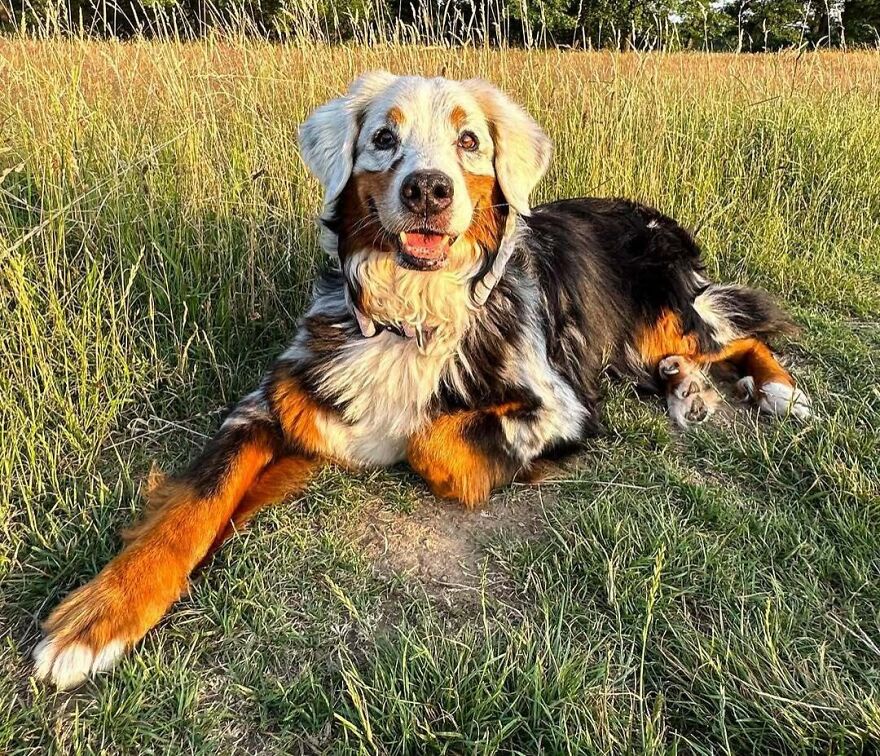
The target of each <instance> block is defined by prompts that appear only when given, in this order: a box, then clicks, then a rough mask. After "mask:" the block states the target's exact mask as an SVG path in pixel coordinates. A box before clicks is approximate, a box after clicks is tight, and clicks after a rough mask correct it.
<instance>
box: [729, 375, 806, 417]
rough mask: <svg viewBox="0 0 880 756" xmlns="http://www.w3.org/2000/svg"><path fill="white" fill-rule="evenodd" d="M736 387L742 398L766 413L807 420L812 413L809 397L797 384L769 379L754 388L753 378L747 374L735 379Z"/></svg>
mask: <svg viewBox="0 0 880 756" xmlns="http://www.w3.org/2000/svg"><path fill="white" fill-rule="evenodd" d="M736 389H737V392H738V393H739V394H740V395H741V396H742V397H743V399H745V400H752V401H754V402H756V403H757V405H758V409H759V410H760V411H761V412H765V413H766V414H768V415H775V416H777V417H785V416H787V415H791V416H792V417H793V418H795V419H796V420H807V419H809V418H810V417H811V416H812V414H813V411H812V408H811V406H810V397H808V396H807V395H806V394H805V393H804V392H803V391H801V389H799V388H798V387H797V386H792V385H789V384H787V383H782V382H780V381H771V382H769V383H765V384H763V385H761V386H759V387H758V388H757V389H756V388H755V379H754V378H753V377H752V376H750V375H747V376H746V377H745V378H741V379H740V380H739V381H737V384H736Z"/></svg>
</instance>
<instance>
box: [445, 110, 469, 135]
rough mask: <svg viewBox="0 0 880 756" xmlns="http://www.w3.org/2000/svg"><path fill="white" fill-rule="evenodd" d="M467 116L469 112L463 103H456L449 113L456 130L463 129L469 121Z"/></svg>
mask: <svg viewBox="0 0 880 756" xmlns="http://www.w3.org/2000/svg"><path fill="white" fill-rule="evenodd" d="M467 117H468V116H467V113H466V112H465V110H464V108H463V107H461V105H456V106H455V107H454V108H453V109H452V112H451V113H450V114H449V120H450V122H451V123H452V126H453V127H454V128H455V130H456V131H459V130H461V128H462V127H463V126H464V125H465V124H466V123H467Z"/></svg>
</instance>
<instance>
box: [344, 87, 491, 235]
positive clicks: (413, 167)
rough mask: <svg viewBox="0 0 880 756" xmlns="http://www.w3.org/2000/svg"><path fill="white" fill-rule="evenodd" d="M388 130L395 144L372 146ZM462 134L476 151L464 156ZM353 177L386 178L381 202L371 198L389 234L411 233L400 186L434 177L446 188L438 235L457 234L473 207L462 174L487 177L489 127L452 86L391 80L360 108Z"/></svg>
mask: <svg viewBox="0 0 880 756" xmlns="http://www.w3.org/2000/svg"><path fill="white" fill-rule="evenodd" d="M389 129H390V130H391V131H392V132H393V133H394V135H395V138H396V144H395V145H394V146H393V147H391V148H390V149H388V148H385V149H383V148H382V147H380V146H378V145H377V144H376V142H375V137H376V135H377V134H378V133H380V132H381V131H384V130H389ZM465 131H467V132H470V133H471V134H472V135H473V136H474V137H475V139H476V144H477V148H476V149H475V150H473V151H470V150H464V149H462V148H461V147H460V146H459V138H460V136H461V134H462V133H464V132H465ZM355 152H356V157H355V160H354V165H353V173H354V174H360V173H387V174H389V176H390V178H391V180H390V181H389V182H388V185H387V191H385V192H384V193H383V196H378V197H372V200H373V202H374V203H375V206H376V210H377V211H378V213H379V219H380V221H381V223H382V225H383V227H384V228H385V229H386V230H388V231H389V232H390V233H392V234H396V233H398V232H400V231H408V230H411V229H412V228H413V217H412V214H411V213H410V212H409V211H408V210H407V209H406V208H405V207H404V206H403V204H402V203H401V201H400V191H401V186H402V184H403V182H404V180H405V179H406V177H407V176H409V175H410V174H412V173H413V172H415V171H436V172H440V173H443V174H445V175H446V176H448V177H449V179H450V180H451V182H452V187H453V195H452V205H451V208H450V210H449V211H448V215H447V216H446V218H445V224H446V227H445V229H443V230H444V231H445V233H448V234H449V235H450V236H459V235H461V234H463V233H464V232H465V231H466V230H467V229H468V226H469V225H470V223H471V218H472V216H473V212H474V204H473V201H472V199H471V197H470V195H469V193H468V186H467V181H466V173H469V174H474V175H483V176H493V175H494V172H495V168H494V143H493V141H492V135H491V132H490V130H489V124H488V122H487V121H486V118H485V116H484V114H483V111H482V109H481V108H480V106H479V104H478V103H477V102H476V100H475V99H474V98H473V96H472V95H471V94H470V93H469V92H468V91H467V89H466V88H465V87H464V86H462V84H461V83H459V82H456V81H449V80H447V79H439V78H438V79H423V78H421V77H418V76H401V77H398V78H396V79H395V80H394V81H393V82H391V83H390V84H389V85H388V86H386V87H385V88H384V89H383V90H382V91H381V92H379V93H377V94H376V95H375V96H374V97H373V98H372V99H371V100H370V102H369V103H368V104H367V105H366V106H365V107H364V109H363V112H362V125H361V129H360V134H359V135H358V138H357V148H356V151H355Z"/></svg>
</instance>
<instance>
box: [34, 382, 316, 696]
mask: <svg viewBox="0 0 880 756" xmlns="http://www.w3.org/2000/svg"><path fill="white" fill-rule="evenodd" d="M318 464H319V462H318V457H317V456H315V455H312V454H308V453H304V452H303V450H302V448H301V447H298V446H297V445H295V444H292V443H291V439H290V437H289V436H287V435H286V433H285V432H284V429H283V424H282V423H281V422H280V420H279V419H278V418H277V417H276V415H275V412H274V411H273V410H272V409H270V403H269V402H268V401H267V398H266V397H265V396H264V395H263V393H262V392H257V393H256V394H253V395H251V396H250V397H248V398H247V399H245V400H244V401H243V402H242V403H240V404H239V405H238V407H237V408H236V409H235V410H234V411H233V413H232V414H231V415H230V416H229V417H228V418H227V420H226V422H225V423H224V424H223V426H222V427H221V429H220V431H219V432H218V433H217V435H216V436H215V437H214V438H213V439H212V440H211V441H210V442H209V443H208V445H207V447H206V448H205V450H204V451H203V452H202V454H201V455H199V457H198V458H197V459H196V460H195V462H194V463H193V464H192V465H191V466H190V468H189V469H188V470H187V472H185V473H184V474H183V475H180V476H175V477H171V478H164V479H161V480H157V481H154V482H153V483H152V485H151V486H150V488H149V490H148V492H147V502H148V508H147V515H146V517H145V519H144V520H143V522H141V523H140V524H139V525H137V526H135V527H134V528H132V529H131V530H129V531H128V533H127V534H125V537H126V540H127V544H126V546H125V548H124V549H123V550H122V552H121V553H120V554H119V555H118V556H117V557H116V558H115V559H113V560H112V561H111V562H110V563H109V564H108V565H107V566H106V567H105V568H104V569H103V570H101V572H100V573H99V574H98V575H97V576H96V577H95V578H94V579H93V580H92V581H91V582H90V583H88V584H86V585H85V586H83V587H81V588H79V589H78V590H76V591H74V592H73V593H71V594H70V595H69V596H68V597H67V598H66V599H64V601H62V602H61V604H60V605H59V606H58V607H57V608H56V609H55V611H54V612H52V614H51V615H50V616H49V618H48V619H47V620H46V622H45V623H44V625H43V630H44V632H45V638H44V639H43V641H42V642H41V643H40V644H39V646H37V648H36V650H35V651H34V659H35V662H36V674H37V676H38V677H40V678H45V679H49V680H51V681H52V682H54V683H55V684H56V685H57V686H58V687H59V688H67V687H71V686H73V685H76V684H78V683H80V682H82V680H84V679H85V678H86V677H87V676H88V675H89V674H91V673H93V672H98V671H101V670H105V669H108V668H110V667H111V666H112V665H113V664H114V663H115V662H116V661H117V659H118V658H119V657H120V656H121V655H122V654H123V653H124V652H125V651H126V650H127V649H128V648H130V647H131V646H132V645H133V644H135V643H136V642H137V641H138V640H140V639H141V638H142V637H143V636H144V634H145V633H146V632H147V631H148V630H149V629H150V628H151V627H152V626H153V625H155V624H156V623H157V622H158V621H159V619H160V618H161V617H162V616H163V615H164V614H165V612H166V611H167V610H168V608H169V607H170V606H171V604H173V603H174V602H175V601H176V600H177V599H178V598H179V597H180V595H181V594H182V593H183V591H184V590H185V589H186V586H187V582H188V578H189V575H190V573H191V572H192V570H193V569H194V568H195V567H196V566H197V565H198V564H199V563H200V562H201V561H202V560H204V559H205V558H206V556H207V555H208V554H209V553H210V552H211V551H213V549H216V548H217V547H218V546H219V544H220V543H221V542H222V540H224V539H225V538H226V537H227V536H228V535H230V534H231V532H232V531H233V529H234V527H235V526H237V525H241V524H243V523H244V522H245V521H246V520H247V519H248V518H249V517H250V516H251V515H252V514H253V513H254V512H255V511H256V510H257V509H258V508H259V507H261V506H263V505H265V504H268V503H271V502H273V501H276V500H278V499H281V498H283V497H284V496H285V495H286V494H289V493H293V492H295V491H297V490H299V489H302V488H303V487H304V486H305V484H306V482H307V481H308V478H309V476H310V474H311V472H312V471H313V470H314V469H315V467H316V466H317V465H318Z"/></svg>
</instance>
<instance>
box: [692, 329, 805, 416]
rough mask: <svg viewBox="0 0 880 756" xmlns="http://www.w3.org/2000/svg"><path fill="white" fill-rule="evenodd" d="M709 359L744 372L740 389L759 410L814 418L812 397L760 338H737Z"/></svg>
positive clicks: (773, 413) (738, 383) (708, 359)
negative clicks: (797, 383) (812, 415)
mask: <svg viewBox="0 0 880 756" xmlns="http://www.w3.org/2000/svg"><path fill="white" fill-rule="evenodd" d="M705 360H706V361H707V362H720V361H725V362H731V363H733V364H734V365H735V366H736V367H737V368H738V369H739V371H740V373H741V374H742V376H743V377H742V378H740V380H739V381H738V382H737V390H738V391H739V392H740V393H741V394H742V395H743V398H746V399H751V400H752V401H754V402H755V403H756V404H757V405H758V409H759V410H761V411H762V412H766V413H767V414H770V415H788V414H791V416H792V417H795V418H797V419H798V420H805V419H807V418H808V417H810V414H811V409H810V399H809V397H808V396H807V395H806V394H805V393H804V392H803V391H802V390H801V389H799V388H798V387H797V386H795V382H794V378H792V377H791V374H790V373H789V372H788V371H787V370H786V369H785V368H784V367H783V366H782V365H781V364H780V363H779V361H778V360H777V359H776V357H775V356H774V355H773V352H771V351H770V348H769V347H768V346H767V345H766V344H764V343H763V342H761V341H759V340H758V339H736V340H734V341H732V342H731V343H730V344H728V345H726V346H725V347H724V349H722V350H720V351H719V352H718V353H716V354H712V355H707V356H706V357H705Z"/></svg>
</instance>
